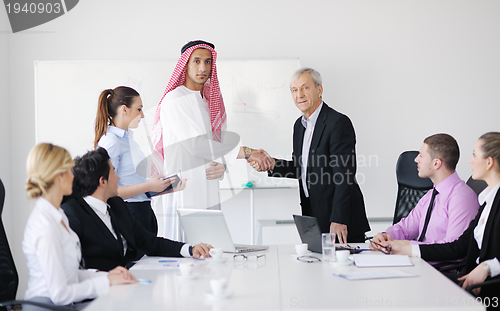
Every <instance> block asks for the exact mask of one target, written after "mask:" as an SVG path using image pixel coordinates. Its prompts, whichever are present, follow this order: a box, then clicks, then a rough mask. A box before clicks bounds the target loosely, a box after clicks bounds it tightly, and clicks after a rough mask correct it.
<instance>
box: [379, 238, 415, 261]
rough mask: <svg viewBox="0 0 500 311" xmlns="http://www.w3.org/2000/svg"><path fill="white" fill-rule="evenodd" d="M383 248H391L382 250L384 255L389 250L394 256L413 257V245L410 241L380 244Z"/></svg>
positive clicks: (393, 241)
mask: <svg viewBox="0 0 500 311" xmlns="http://www.w3.org/2000/svg"><path fill="white" fill-rule="evenodd" d="M380 244H381V245H383V246H386V247H389V248H385V249H384V248H381V251H383V252H384V253H387V252H388V249H390V250H391V254H394V255H408V256H410V257H411V255H412V254H411V245H410V241H408V240H392V241H385V242H384V241H382V242H381V243H380Z"/></svg>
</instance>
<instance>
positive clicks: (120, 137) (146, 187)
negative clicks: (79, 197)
mask: <svg viewBox="0 0 500 311" xmlns="http://www.w3.org/2000/svg"><path fill="white" fill-rule="evenodd" d="M142 109H143V106H142V100H141V97H140V96H139V93H137V91H136V90H134V89H133V88H130V87H126V86H119V87H117V88H115V89H113V90H112V89H108V90H104V91H102V93H101V95H100V96H99V103H98V107H97V115H96V119H95V140H94V147H95V148H97V147H98V146H99V147H102V148H104V149H106V151H107V152H108V154H109V158H110V160H111V163H112V164H113V166H114V167H115V169H116V173H117V174H118V176H119V177H120V179H119V180H118V195H119V196H120V197H121V198H122V199H124V200H125V203H126V204H127V207H128V209H129V211H130V213H131V214H132V216H133V217H134V218H135V219H137V220H138V221H139V223H141V225H142V226H143V227H144V228H145V229H146V230H148V231H150V232H151V233H153V234H155V235H157V234H158V222H157V219H156V216H155V214H154V212H153V210H152V208H151V199H150V198H149V197H148V196H147V195H146V193H147V192H150V191H151V192H161V191H163V190H164V189H166V188H167V187H168V186H169V185H170V184H171V183H172V182H173V181H174V179H163V178H160V177H161V176H157V177H153V178H151V179H149V180H147V179H146V178H145V177H144V176H140V175H139V174H137V168H136V165H135V164H134V160H135V162H136V163H138V162H139V163H143V164H146V161H142V160H143V159H144V158H145V157H144V154H143V153H142V152H141V150H140V148H139V146H138V145H137V143H135V142H134V140H133V138H132V131H129V129H130V128H136V127H138V126H139V122H140V120H141V119H142V118H144V113H143V112H142ZM133 155H134V156H133ZM182 189H183V182H182V181H181V182H180V183H179V185H178V186H177V187H176V190H182Z"/></svg>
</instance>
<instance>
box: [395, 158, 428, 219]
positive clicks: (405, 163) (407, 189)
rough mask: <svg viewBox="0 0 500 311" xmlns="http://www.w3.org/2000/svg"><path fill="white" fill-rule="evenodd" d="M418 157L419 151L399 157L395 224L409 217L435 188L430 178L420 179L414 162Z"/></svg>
mask: <svg viewBox="0 0 500 311" xmlns="http://www.w3.org/2000/svg"><path fill="white" fill-rule="evenodd" d="M417 155H418V151H405V152H403V153H401V155H399V158H398V162H397V164H396V179H397V182H398V194H397V197H396V208H395V210H394V218H393V224H395V223H397V222H399V221H400V220H401V218H404V217H406V216H408V214H409V213H410V211H411V210H412V209H413V208H414V207H415V205H417V203H418V201H419V200H420V198H421V197H422V196H423V195H424V194H425V193H427V191H428V190H429V189H432V187H433V184H432V181H431V180H430V179H429V178H420V177H418V170H417V163H415V161H414V160H415V158H416V157H417Z"/></svg>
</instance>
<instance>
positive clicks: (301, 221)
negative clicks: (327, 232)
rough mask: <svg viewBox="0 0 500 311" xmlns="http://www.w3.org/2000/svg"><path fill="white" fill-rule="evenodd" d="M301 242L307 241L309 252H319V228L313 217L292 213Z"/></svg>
mask: <svg viewBox="0 0 500 311" xmlns="http://www.w3.org/2000/svg"><path fill="white" fill-rule="evenodd" d="M293 220H294V221H295V226H296V227H297V231H299V235H300V239H301V240H302V243H307V245H308V247H307V249H308V250H310V251H311V252H315V253H321V230H320V228H319V224H318V220H317V219H316V218H315V217H309V216H300V215H293Z"/></svg>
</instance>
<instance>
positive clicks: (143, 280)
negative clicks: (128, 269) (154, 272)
mask: <svg viewBox="0 0 500 311" xmlns="http://www.w3.org/2000/svg"><path fill="white" fill-rule="evenodd" d="M137 281H138V282H139V283H141V284H151V283H152V282H151V280H147V279H137Z"/></svg>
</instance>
